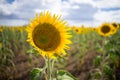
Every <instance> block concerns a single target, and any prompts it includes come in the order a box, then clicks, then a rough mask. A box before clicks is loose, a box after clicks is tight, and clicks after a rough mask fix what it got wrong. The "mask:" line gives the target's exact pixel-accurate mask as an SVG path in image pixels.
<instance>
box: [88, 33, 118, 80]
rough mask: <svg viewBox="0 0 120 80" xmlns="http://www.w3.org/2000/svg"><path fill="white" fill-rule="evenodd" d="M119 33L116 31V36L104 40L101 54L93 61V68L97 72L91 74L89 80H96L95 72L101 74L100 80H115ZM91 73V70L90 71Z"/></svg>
mask: <svg viewBox="0 0 120 80" xmlns="http://www.w3.org/2000/svg"><path fill="white" fill-rule="evenodd" d="M119 35H120V31H117V33H116V34H114V35H112V36H110V37H108V38H105V39H104V42H103V46H101V48H102V54H100V55H99V56H97V57H96V58H95V59H94V66H95V67H96V68H95V69H94V70H93V71H95V70H96V69H97V70H98V71H95V72H91V73H90V74H89V75H91V77H90V78H91V79H97V78H96V77H95V74H96V73H97V72H102V75H101V77H99V79H100V80H106V79H108V80H116V75H115V72H116V68H117V67H120V66H119V64H120V63H119V62H120V36H119ZM91 71H92V70H91Z"/></svg>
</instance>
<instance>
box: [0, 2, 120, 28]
mask: <svg viewBox="0 0 120 80" xmlns="http://www.w3.org/2000/svg"><path fill="white" fill-rule="evenodd" d="M119 3H120V0H68V1H62V0H15V1H14V2H12V3H11V4H9V3H7V2H6V0H0V17H1V14H2V19H0V24H12V25H14V24H15V25H17V24H18V25H20V24H21V25H23V24H27V23H28V22H29V19H30V18H33V17H34V16H35V13H40V12H41V11H43V10H49V11H51V12H52V13H56V14H62V17H63V18H64V19H65V20H66V21H68V23H69V24H70V25H74V24H77V25H81V24H86V25H91V26H93V25H95V26H96V25H98V24H100V23H101V22H104V21H117V22H120V19H119V16H120V11H112V10H111V11H109V12H107V11H97V10H96V9H98V10H101V9H104V8H116V7H120V5H119ZM81 4H82V5H81ZM83 5H84V6H83ZM86 5H87V7H85V6H86ZM84 8H85V9H84ZM96 11H97V12H96ZM93 14H95V15H93ZM10 15H14V16H15V17H16V18H15V19H12V17H11V22H10V21H9V20H10V17H9V20H8V19H4V20H3V16H10ZM68 18H69V19H68ZM76 18H77V19H81V18H82V19H91V18H93V19H94V20H89V21H88V20H87V21H82V22H81V21H79V20H77V21H76V20H75V19H76Z"/></svg>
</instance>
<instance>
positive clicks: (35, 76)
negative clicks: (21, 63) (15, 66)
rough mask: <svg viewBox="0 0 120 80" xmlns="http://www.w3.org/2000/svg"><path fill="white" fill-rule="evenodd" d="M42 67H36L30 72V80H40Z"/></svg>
mask: <svg viewBox="0 0 120 80" xmlns="http://www.w3.org/2000/svg"><path fill="white" fill-rule="evenodd" d="M42 71H43V70H42V69H40V68H34V69H33V70H32V71H31V73H30V80H40V79H41V77H42Z"/></svg>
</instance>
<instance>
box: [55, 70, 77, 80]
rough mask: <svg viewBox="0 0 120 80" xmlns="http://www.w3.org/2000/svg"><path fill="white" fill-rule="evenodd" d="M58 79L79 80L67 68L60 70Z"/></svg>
mask: <svg viewBox="0 0 120 80" xmlns="http://www.w3.org/2000/svg"><path fill="white" fill-rule="evenodd" d="M57 80H77V79H76V78H75V77H74V76H73V75H71V74H70V73H69V72H67V71H65V70H58V71H57Z"/></svg>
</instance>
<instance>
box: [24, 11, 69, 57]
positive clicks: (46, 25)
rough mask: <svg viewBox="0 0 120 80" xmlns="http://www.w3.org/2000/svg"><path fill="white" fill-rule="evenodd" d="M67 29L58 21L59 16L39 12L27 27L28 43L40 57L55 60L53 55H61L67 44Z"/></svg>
mask: <svg viewBox="0 0 120 80" xmlns="http://www.w3.org/2000/svg"><path fill="white" fill-rule="evenodd" d="M69 29H70V28H68V27H67V25H66V22H64V21H63V20H60V16H57V15H55V14H54V15H51V14H50V13H49V12H48V11H47V12H41V13H40V15H37V16H36V18H35V19H33V20H32V21H31V23H30V24H29V26H28V27H27V29H26V30H27V32H28V42H30V44H31V45H32V46H34V47H35V48H36V49H37V50H38V51H39V52H40V53H41V55H42V56H46V57H50V58H55V55H56V54H57V55H63V54H66V53H65V49H68V48H69V47H68V46H67V45H68V44H70V43H71V41H70V40H69V38H70V37H71V35H70V34H69V32H68V31H69Z"/></svg>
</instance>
